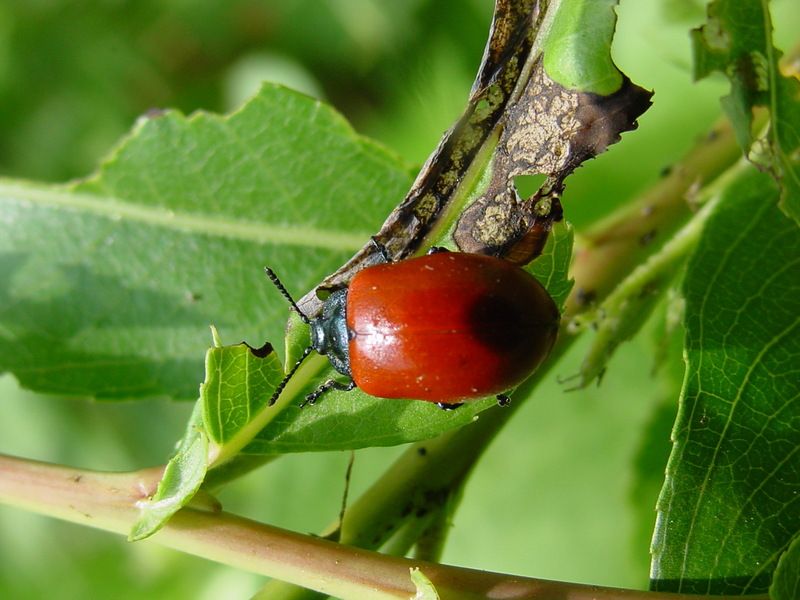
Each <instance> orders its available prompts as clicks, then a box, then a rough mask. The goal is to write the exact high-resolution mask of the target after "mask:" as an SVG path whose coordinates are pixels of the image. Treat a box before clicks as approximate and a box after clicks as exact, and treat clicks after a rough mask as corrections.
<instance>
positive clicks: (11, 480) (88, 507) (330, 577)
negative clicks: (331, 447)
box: [0, 456, 764, 600]
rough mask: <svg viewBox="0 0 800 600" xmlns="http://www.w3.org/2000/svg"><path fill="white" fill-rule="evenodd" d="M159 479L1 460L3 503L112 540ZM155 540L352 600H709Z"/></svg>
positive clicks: (183, 536) (224, 525) (365, 558)
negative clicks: (431, 589)
mask: <svg viewBox="0 0 800 600" xmlns="http://www.w3.org/2000/svg"><path fill="white" fill-rule="evenodd" d="M157 479H158V470H156V469H148V470H145V471H137V472H133V473H114V474H106V473H97V472H94V471H87V470H82V469H71V468H67V467H62V466H57V465H50V464H46V463H40V462H36V461H30V460H25V459H19V458H13V457H8V456H0V501H2V502H3V503H7V504H10V505H13V506H18V507H21V508H25V509H28V510H35V511H36V512H39V513H42V514H47V515H51V516H55V517H58V518H61V519H66V520H68V521H72V522H76V523H81V524H84V525H90V526H92V527H96V528H99V529H103V530H106V531H112V532H116V533H123V532H126V531H128V530H129V529H130V526H131V524H132V523H133V522H134V521H135V520H136V518H137V517H138V509H137V507H136V503H137V502H138V501H139V500H141V499H143V498H145V497H146V496H147V494H148V493H150V491H152V489H153V487H154V485H155V482H156V481H157ZM150 540H152V541H153V542H156V543H158V544H160V545H162V546H166V547H168V548H173V549H176V550H180V551H183V552H186V553H188V554H193V555H195V556H199V557H202V558H207V559H210V560H214V561H216V562H220V563H223V564H227V565H230V566H234V567H236V568H240V569H246V570H248V571H251V572H253V573H259V574H261V575H265V576H267V577H278V578H280V579H283V580H285V581H289V582H292V583H295V584H298V585H303V586H306V587H310V588H313V589H315V590H317V591H319V592H322V593H325V594H330V595H333V596H337V597H341V598H348V599H352V600H362V599H363V600H400V599H402V600H408V598H410V597H413V596H414V594H415V593H416V590H415V588H414V585H413V583H412V581H411V577H410V575H409V570H410V569H415V568H418V569H420V570H421V571H422V572H423V573H424V574H425V576H426V577H428V578H429V579H430V581H431V582H432V583H433V585H434V586H435V587H436V589H437V590H438V592H439V595H440V597H441V598H442V599H454V600H455V599H459V600H478V599H485V598H509V599H511V598H513V599H520V600H521V599H525V598H527V599H544V598H548V599H552V598H558V599H560V600H590V599H593V600H603V599H607V600H615V599H625V600H638V599H641V600H699V599H700V598H705V596H695V595H683V594H668V593H655V592H640V591H631V590H624V589H617V588H605V587H597V586H586V585H577V584H572V583H562V582H556V581H547V580H540V579H530V578H525V577H514V576H510V575H504V574H500V573H489V572H484V571H477V570H472V569H462V568H457V567H450V566H445V565H438V564H434V563H427V562H424V561H416V560H410V559H406V558H397V557H392V556H386V555H383V554H379V553H377V552H371V551H368V550H361V549H358V548H354V547H352V546H345V545H342V544H337V543H334V542H329V541H327V540H323V539H320V538H318V537H314V536H309V535H301V534H299V533H294V532H291V531H287V530H284V529H279V528H277V527H272V526H270V525H264V524H262V523H258V522H255V521H251V520H249V519H244V518H241V517H237V516H236V515H232V514H229V513H225V512H209V511H204V510H200V509H197V508H185V509H183V510H181V511H180V512H178V513H177V514H176V515H175V516H174V517H173V518H172V519H171V520H170V522H169V523H168V524H167V525H166V526H165V527H164V528H163V529H162V530H161V531H159V532H158V533H157V534H155V535H154V536H152V537H151V538H150ZM716 598H719V597H716ZM762 598H764V597H763V596H762Z"/></svg>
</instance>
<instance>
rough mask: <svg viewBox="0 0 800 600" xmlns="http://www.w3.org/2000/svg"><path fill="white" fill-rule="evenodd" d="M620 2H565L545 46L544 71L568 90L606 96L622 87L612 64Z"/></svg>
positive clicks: (557, 13) (556, 16) (621, 79)
mask: <svg viewBox="0 0 800 600" xmlns="http://www.w3.org/2000/svg"><path fill="white" fill-rule="evenodd" d="M617 4H619V0H602V1H600V2H598V1H597V0H593V1H591V2H587V1H585V0H564V1H562V2H561V3H560V4H559V8H558V11H556V14H555V18H554V19H553V24H552V26H551V29H550V31H549V33H548V35H547V40H546V41H545V45H544V68H545V70H546V71H547V74H548V75H550V77H552V78H553V80H554V81H556V82H558V83H560V84H561V85H563V86H564V87H565V88H567V89H569V90H575V91H579V92H591V93H594V94H600V95H602V96H608V95H610V94H613V93H614V92H616V91H617V90H619V89H620V87H622V81H623V78H622V73H621V72H620V70H619V69H617V66H616V65H615V64H614V61H613V60H611V41H612V40H613V39H614V30H615V29H616V25H617V14H616V12H615V11H614V7H615V6H616V5H617Z"/></svg>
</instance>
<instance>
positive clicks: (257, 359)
mask: <svg viewBox="0 0 800 600" xmlns="http://www.w3.org/2000/svg"><path fill="white" fill-rule="evenodd" d="M282 379H283V368H282V367H281V363H280V361H279V360H278V358H277V356H276V355H275V352H274V351H273V349H272V346H270V345H269V344H266V345H265V346H264V347H262V348H259V349H254V348H251V347H250V346H248V345H247V344H237V345H236V346H223V347H220V346H219V345H217V346H215V347H214V348H211V349H209V351H208V353H207V354H206V379H205V382H204V383H203V385H201V386H200V402H201V403H202V407H203V409H202V414H203V424H204V426H205V431H206V433H207V434H208V437H209V438H210V440H211V441H212V442H213V444H214V451H213V452H212V460H213V462H215V463H216V462H222V461H224V460H225V459H226V458H228V457H230V456H231V455H233V454H234V453H235V452H237V451H239V450H241V449H242V447H243V446H244V445H246V443H247V442H249V441H250V439H251V438H252V437H253V436H255V435H256V433H258V431H259V430H260V429H261V428H262V427H263V426H264V424H265V423H266V422H267V421H268V420H269V418H270V413H273V414H274V412H275V411H274V410H272V411H270V413H268V412H266V411H267V410H268V409H269V408H270V407H269V406H268V403H269V400H270V399H271V398H272V394H273V391H274V390H275V388H276V387H277V385H278V384H279V383H280V381H281V380H282Z"/></svg>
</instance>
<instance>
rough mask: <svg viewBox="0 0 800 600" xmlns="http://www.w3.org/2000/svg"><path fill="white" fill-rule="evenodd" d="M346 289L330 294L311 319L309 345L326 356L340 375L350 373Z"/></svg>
mask: <svg viewBox="0 0 800 600" xmlns="http://www.w3.org/2000/svg"><path fill="white" fill-rule="evenodd" d="M346 317H347V290H346V289H343V290H338V291H336V292H334V293H333V294H331V295H330V296H329V297H328V299H327V300H326V301H325V304H324V305H323V306H322V312H321V313H320V314H319V316H317V317H316V318H315V319H313V320H312V321H311V347H312V348H314V350H316V351H317V352H318V353H320V354H322V355H323V356H327V357H328V360H330V362H331V365H332V366H333V368H334V369H336V370H337V371H338V372H339V373H341V374H342V375H350V351H349V347H348V343H349V334H348V330H347V318H346Z"/></svg>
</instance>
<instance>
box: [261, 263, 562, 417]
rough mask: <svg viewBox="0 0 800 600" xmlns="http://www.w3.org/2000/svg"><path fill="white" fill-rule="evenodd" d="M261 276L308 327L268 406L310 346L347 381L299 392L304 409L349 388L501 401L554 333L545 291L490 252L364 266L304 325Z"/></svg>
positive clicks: (553, 311) (456, 401) (385, 394)
mask: <svg viewBox="0 0 800 600" xmlns="http://www.w3.org/2000/svg"><path fill="white" fill-rule="evenodd" d="M379 250H380V248H379ZM266 271H267V274H268V275H269V277H270V279H271V280H272V281H273V283H275V285H276V286H277V287H278V289H279V290H280V291H281V293H282V294H283V295H284V296H285V297H286V298H287V299H288V300H289V302H290V303H291V305H292V307H293V308H294V310H296V311H297V312H298V314H299V315H300V318H301V319H302V320H303V321H304V322H305V323H307V324H308V325H309V326H310V327H311V346H310V347H308V348H307V349H306V350H305V352H304V353H303V355H302V356H301V357H300V359H299V360H298V361H297V363H296V364H295V366H294V367H293V368H292V370H291V371H290V372H289V373H288V374H287V375H286V377H285V378H284V380H283V382H281V384H280V385H279V386H278V388H277V389H276V390H275V393H274V395H273V396H272V398H271V399H270V405H272V404H274V403H275V401H276V400H277V398H278V396H279V395H280V393H281V392H282V391H283V388H284V387H285V385H286V382H287V381H288V380H289V379H290V378H291V377H292V375H294V373H295V371H297V369H298V367H299V366H300V364H301V363H302V361H303V360H304V359H305V358H306V357H307V356H308V355H309V354H310V353H311V351H312V350H316V351H317V352H318V353H319V354H322V355H324V356H326V357H327V358H328V360H329V361H330V363H331V365H332V366H333V368H334V369H336V370H337V371H338V372H339V373H341V374H342V375H347V376H348V377H350V382H349V383H342V382H339V381H335V380H330V381H328V382H326V383H325V384H323V385H322V386H321V387H320V388H319V389H318V390H317V391H315V392H313V393H311V394H309V395H308V396H306V402H308V403H314V402H315V401H316V400H317V398H319V396H320V395H321V394H323V393H324V392H325V391H326V390H329V389H331V388H334V389H338V390H351V389H353V388H355V387H356V386H357V387H359V388H361V390H362V391H364V392H366V393H367V394H369V395H371V396H377V397H379V398H408V399H414V400H427V401H430V402H436V403H438V404H439V405H440V406H442V407H443V408H454V407H456V406H459V405H460V404H461V403H463V402H467V401H470V400H477V399H479V398H485V397H487V396H493V395H497V396H498V400H500V402H501V403H504V402H507V401H508V399H507V398H506V397H505V396H502V395H501V393H502V392H505V391H507V390H509V389H511V388H513V387H515V386H517V385H519V384H520V383H522V382H523V381H524V380H525V379H527V377H528V376H529V375H530V374H531V373H533V371H535V370H536V368H537V367H538V366H539V364H540V363H541V362H542V361H543V360H544V358H545V357H546V356H547V355H548V353H549V352H550V349H551V347H552V345H553V342H554V341H555V337H556V332H557V330H558V322H559V318H560V315H559V312H558V308H557V307H556V305H555V303H554V302H553V299H552V298H551V297H550V295H549V294H548V293H547V291H546V290H545V289H544V287H542V285H541V284H540V283H539V282H538V281H536V279H534V278H533V277H532V276H531V275H530V274H529V273H527V272H526V271H524V270H523V269H521V268H520V267H518V266H516V265H514V264H512V263H511V262H509V261H507V260H504V259H501V258H496V257H492V256H485V255H481V254H470V253H463V252H448V251H435V252H434V253H431V254H428V255H426V256H420V257H417V258H409V259H406V260H401V261H398V262H386V263H383V264H378V265H373V266H371V267H367V268H365V269H363V270H362V271H359V272H358V273H357V274H356V275H355V277H353V280H352V281H351V283H350V286H349V287H348V288H345V289H342V290H338V291H336V292H334V293H332V294H331V295H330V296H329V297H328V299H327V300H326V301H325V303H324V305H323V308H322V311H321V313H320V314H319V315H318V316H317V317H315V318H313V319H310V318H308V317H307V316H306V315H304V314H303V313H302V312H301V311H300V309H299V308H298V306H297V304H295V302H294V300H292V298H291V296H290V294H289V293H288V292H287V291H286V289H285V288H284V287H283V285H282V284H281V283H280V281H279V280H278V278H277V276H276V275H275V273H274V272H273V271H272V270H271V269H269V268H267V269H266ZM304 404H305V402H304Z"/></svg>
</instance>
